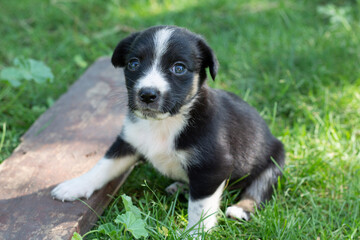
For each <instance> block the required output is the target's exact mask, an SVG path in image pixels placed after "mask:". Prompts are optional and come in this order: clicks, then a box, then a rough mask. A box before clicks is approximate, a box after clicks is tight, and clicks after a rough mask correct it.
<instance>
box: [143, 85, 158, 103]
mask: <svg viewBox="0 0 360 240" xmlns="http://www.w3.org/2000/svg"><path fill="white" fill-rule="evenodd" d="M159 95H160V91H159V90H157V89H155V88H142V89H140V91H139V98H140V100H141V101H142V102H144V103H147V104H149V103H153V102H156V101H157V100H158V99H159Z"/></svg>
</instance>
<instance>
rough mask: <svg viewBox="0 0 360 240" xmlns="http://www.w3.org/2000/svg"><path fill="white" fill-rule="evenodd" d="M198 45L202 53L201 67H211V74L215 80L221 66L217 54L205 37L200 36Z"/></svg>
mask: <svg viewBox="0 0 360 240" xmlns="http://www.w3.org/2000/svg"><path fill="white" fill-rule="evenodd" d="M198 47H199V50H200V54H201V61H202V63H201V69H205V68H207V67H208V68H209V70H210V75H211V77H212V79H213V80H215V77H216V74H217V72H218V68H219V62H218V60H217V58H216V56H215V53H214V51H213V50H212V49H211V48H210V47H209V45H208V44H207V43H206V42H205V40H204V39H202V38H201V37H199V40H198Z"/></svg>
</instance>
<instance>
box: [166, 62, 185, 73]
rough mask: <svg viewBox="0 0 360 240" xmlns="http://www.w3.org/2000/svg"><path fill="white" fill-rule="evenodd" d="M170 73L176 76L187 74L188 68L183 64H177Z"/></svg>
mask: <svg viewBox="0 0 360 240" xmlns="http://www.w3.org/2000/svg"><path fill="white" fill-rule="evenodd" d="M170 71H171V72H173V73H174V74H176V75H182V74H184V73H186V67H185V65H184V64H183V63H175V64H174V65H173V66H172V68H170Z"/></svg>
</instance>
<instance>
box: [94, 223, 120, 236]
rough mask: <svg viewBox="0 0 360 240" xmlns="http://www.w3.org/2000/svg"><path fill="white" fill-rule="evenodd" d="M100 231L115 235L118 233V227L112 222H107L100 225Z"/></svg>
mask: <svg viewBox="0 0 360 240" xmlns="http://www.w3.org/2000/svg"><path fill="white" fill-rule="evenodd" d="M98 231H99V233H102V234H105V235H108V236H109V237H112V236H115V235H116V234H117V229H116V227H115V226H114V225H113V224H112V223H105V224H102V225H100V226H99V228H98Z"/></svg>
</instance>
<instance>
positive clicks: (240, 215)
mask: <svg viewBox="0 0 360 240" xmlns="http://www.w3.org/2000/svg"><path fill="white" fill-rule="evenodd" d="M225 215H226V216H227V217H232V218H236V219H240V220H246V221H248V220H249V215H248V214H247V213H246V212H245V211H244V209H242V208H241V207H237V206H231V207H228V208H227V209H226V213H225Z"/></svg>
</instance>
